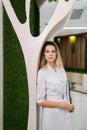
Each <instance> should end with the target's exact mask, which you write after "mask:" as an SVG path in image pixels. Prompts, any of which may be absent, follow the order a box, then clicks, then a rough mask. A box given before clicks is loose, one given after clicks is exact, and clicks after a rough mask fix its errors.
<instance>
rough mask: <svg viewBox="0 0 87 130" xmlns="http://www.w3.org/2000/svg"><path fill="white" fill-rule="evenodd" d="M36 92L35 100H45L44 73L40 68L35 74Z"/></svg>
mask: <svg viewBox="0 0 87 130" xmlns="http://www.w3.org/2000/svg"><path fill="white" fill-rule="evenodd" d="M36 86H37V88H36V89H37V93H36V102H38V103H39V102H42V101H44V100H45V95H46V93H45V74H44V71H42V70H40V71H39V72H38V75H37V85H36Z"/></svg>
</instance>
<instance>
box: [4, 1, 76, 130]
mask: <svg viewBox="0 0 87 130" xmlns="http://www.w3.org/2000/svg"><path fill="white" fill-rule="evenodd" d="M73 2H74V0H69V1H68V2H66V1H65V0H58V2H57V7H56V9H55V11H54V13H53V15H52V17H51V19H50V21H49V22H48V24H47V26H46V28H45V29H44V30H43V32H42V33H41V34H40V35H39V36H38V37H33V36H32V35H31V32H30V27H29V10H30V0H26V3H25V5H26V16H27V20H26V22H25V23H24V24H21V23H20V21H19V20H18V19H17V16H16V14H15V12H14V10H13V8H12V5H11V2H10V0H2V3H3V5H4V7H5V10H6V12H7V14H8V17H9V19H10V21H11V23H12V25H13V27H14V30H15V32H16V34H17V37H18V39H19V41H20V45H21V47H22V51H23V54H24V58H25V64H26V70H27V79H28V86H29V88H28V89H29V116H28V127H27V130H36V124H37V123H36V75H37V68H38V59H39V54H40V50H41V47H42V45H43V43H44V41H46V40H47V39H49V38H51V37H53V35H54V32H56V29H57V32H58V30H59V29H61V28H62V26H63V25H64V24H65V22H66V20H67V18H68V16H69V12H70V10H71V7H72V5H73ZM60 12H61V14H60ZM25 43H26V44H25Z"/></svg>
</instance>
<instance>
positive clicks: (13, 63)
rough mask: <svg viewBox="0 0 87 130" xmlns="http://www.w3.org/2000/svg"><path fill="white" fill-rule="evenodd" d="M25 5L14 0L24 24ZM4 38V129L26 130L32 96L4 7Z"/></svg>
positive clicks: (13, 3)
mask: <svg viewBox="0 0 87 130" xmlns="http://www.w3.org/2000/svg"><path fill="white" fill-rule="evenodd" d="M24 2H25V1H24V0H21V1H18V0H15V1H13V2H12V0H11V3H12V5H13V7H14V10H15V11H16V14H17V17H18V19H19V20H20V21H21V22H22V23H23V22H24V21H25V20H26V15H25V9H24V4H23V3H24ZM3 39H4V40H3V71H4V74H3V76H4V77H3V78H4V81H3V113H4V114H3V130H27V123H28V109H29V108H28V107H29V95H28V82H27V75H26V67H25V61H24V56H23V53H22V49H21V46H20V43H19V41H18V38H17V36H16V34H15V31H14V29H13V27H12V25H11V23H10V21H9V18H8V16H7V14H6V12H5V9H4V8H3Z"/></svg>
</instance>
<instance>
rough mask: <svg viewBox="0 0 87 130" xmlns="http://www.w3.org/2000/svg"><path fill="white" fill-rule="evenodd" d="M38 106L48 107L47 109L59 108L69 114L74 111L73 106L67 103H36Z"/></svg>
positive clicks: (46, 101)
mask: <svg viewBox="0 0 87 130" xmlns="http://www.w3.org/2000/svg"><path fill="white" fill-rule="evenodd" d="M37 105H38V106H42V107H49V108H61V109H65V110H67V111H69V112H73V111H74V105H73V104H70V103H67V102H55V101H48V100H44V101H43V102H40V103H37Z"/></svg>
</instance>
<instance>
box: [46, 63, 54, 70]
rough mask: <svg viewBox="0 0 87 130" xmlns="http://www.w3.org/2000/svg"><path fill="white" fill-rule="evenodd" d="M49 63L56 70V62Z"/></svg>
mask: <svg viewBox="0 0 87 130" xmlns="http://www.w3.org/2000/svg"><path fill="white" fill-rule="evenodd" d="M48 65H49V66H50V67H51V68H52V69H53V70H54V71H56V66H55V63H48Z"/></svg>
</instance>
